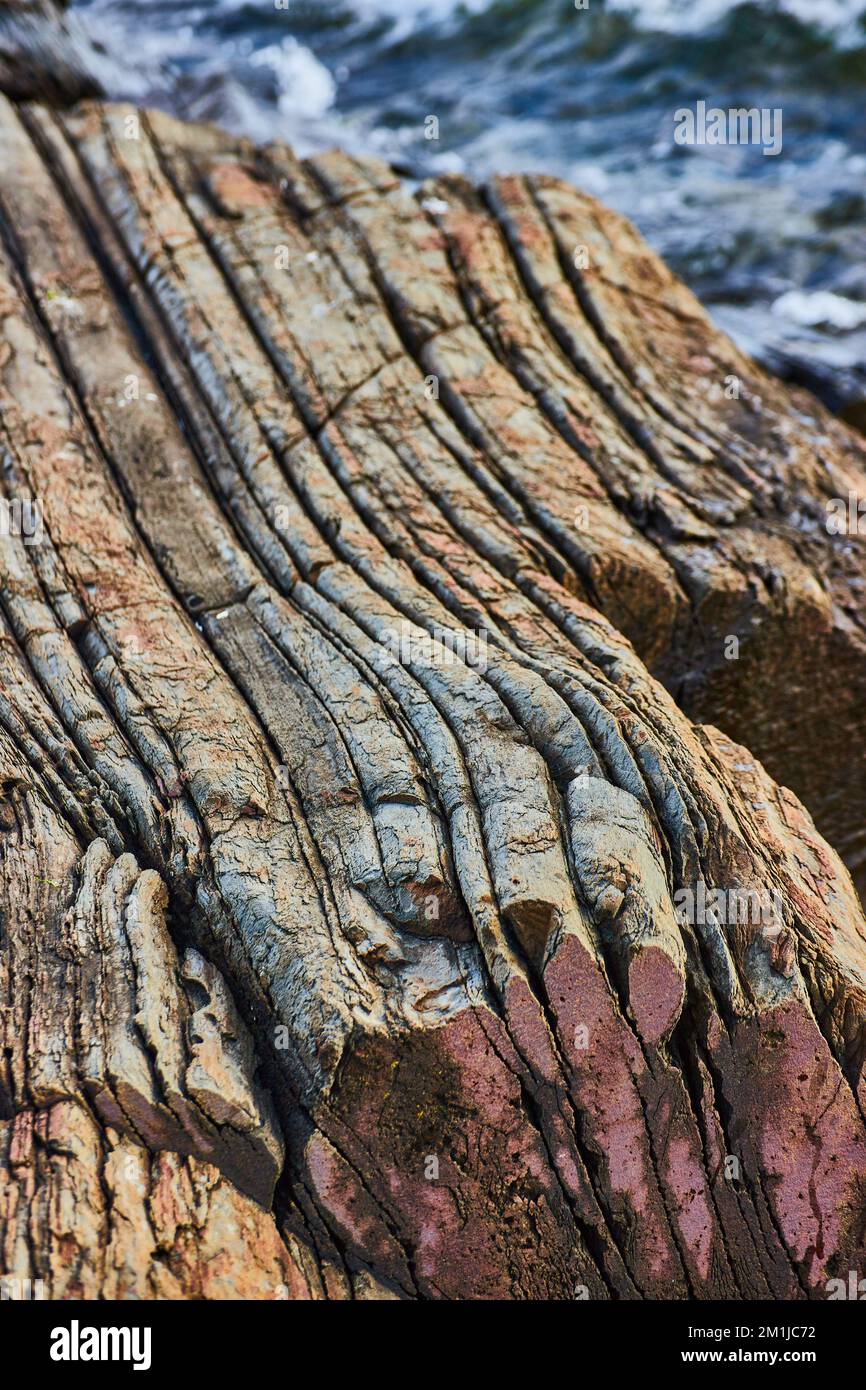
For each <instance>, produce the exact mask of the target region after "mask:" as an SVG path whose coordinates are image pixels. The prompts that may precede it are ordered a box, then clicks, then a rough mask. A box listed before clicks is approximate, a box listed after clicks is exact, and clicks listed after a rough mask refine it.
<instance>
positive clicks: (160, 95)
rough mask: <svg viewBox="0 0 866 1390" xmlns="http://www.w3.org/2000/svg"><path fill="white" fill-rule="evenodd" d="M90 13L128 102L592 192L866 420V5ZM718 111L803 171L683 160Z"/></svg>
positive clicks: (731, 149) (795, 0) (313, 0)
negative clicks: (751, 120) (745, 113)
mask: <svg viewBox="0 0 866 1390" xmlns="http://www.w3.org/2000/svg"><path fill="white" fill-rule="evenodd" d="M73 8H74V9H76V10H77V12H78V13H79V15H80V16H81V18H82V21H83V22H84V23H86V24H87V26H88V27H89V29H90V32H91V34H92V35H93V36H94V38H95V39H97V40H98V41H99V42H100V43H101V44H102V45H103V46H104V50H105V51H104V54H103V57H102V59H101V61H100V65H99V67H100V76H101V78H102V81H103V83H104V85H106V87H107V88H108V90H109V93H110V94H111V95H112V96H116V97H131V98H133V99H135V100H139V101H146V102H152V103H154V104H158V105H161V106H164V107H167V108H169V109H171V110H173V111H175V112H177V113H179V114H182V115H185V116H189V117H198V118H204V119H211V120H217V121H220V122H221V123H223V124H225V125H228V126H230V127H232V128H233V129H235V130H240V131H244V132H246V133H248V134H250V135H252V136H253V137H255V138H258V139H265V140H266V139H273V138H275V137H277V138H282V139H285V140H288V141H289V142H290V143H293V144H294V145H295V146H296V148H298V149H299V150H300V151H301V152H309V151H311V150H315V149H320V148H323V147H326V146H328V145H332V144H336V143H339V144H342V145H344V146H348V147H349V148H352V149H355V150H363V151H370V150H372V151H375V152H377V153H380V154H382V155H384V156H385V157H387V158H390V159H392V160H396V161H398V162H399V163H400V164H401V165H404V166H406V168H407V169H409V170H411V171H412V172H416V173H418V174H426V173H429V172H434V171H436V170H448V171H452V170H459V171H465V172H467V173H469V174H472V175H477V176H483V175H484V174H486V173H488V172H490V171H493V170H496V169H499V170H510V169H517V168H523V169H543V170H548V171H550V172H553V173H556V174H559V175H562V176H564V177H567V178H569V179H571V180H573V181H574V182H575V183H577V184H579V185H580V186H582V187H583V188H585V189H586V190H588V191H589V192H592V193H595V194H597V195H598V196H600V197H601V198H603V199H604V200H605V201H607V202H608V203H610V204H612V205H614V206H616V207H617V208H619V209H620V210H621V211H623V212H625V213H627V214H628V215H629V216H630V217H632V218H634V220H635V221H636V222H637V224H638V225H639V226H640V228H641V229H642V230H643V232H644V233H645V234H646V236H647V237H648V238H649V240H650V241H651V242H652V244H653V245H654V246H656V247H657V248H658V249H659V250H660V251H661V252H662V253H663V254H664V255H665V256H666V257H667V258H668V260H669V261H670V262H671V263H672V264H673V266H674V267H675V268H676V269H677V270H678V271H679V272H680V273H681V274H682V275H683V276H684V277H685V278H686V280H687V281H688V282H689V283H690V284H691V285H692V286H693V288H694V289H695V290H696V291H697V293H698V294H699V295H700V296H701V297H702V298H703V299H704V301H705V302H706V303H707V304H708V305H709V306H710V308H711V311H712V313H713V314H714V316H715V318H716V320H717V321H718V322H719V323H720V324H721V325H722V326H723V327H724V328H726V329H727V330H728V331H730V332H731V333H732V334H733V335H734V336H735V337H736V338H737V339H738V341H739V342H740V343H741V344H742V345H743V346H745V347H746V348H747V349H748V350H750V351H752V352H754V353H755V354H756V355H758V356H759V357H761V358H762V359H763V360H765V361H766V362H768V363H769V364H770V365H771V366H773V367H774V369H776V370H779V371H781V372H782V373H783V374H788V375H792V376H794V377H795V378H800V379H805V380H807V381H808V382H809V383H810V384H812V385H813V386H817V387H819V388H820V390H821V391H822V394H824V396H825V398H826V399H828V400H829V401H830V403H831V404H832V405H833V406H834V408H838V409H842V410H843V411H845V412H847V413H849V414H850V413H853V412H854V411H855V410H856V409H857V406H856V402H857V401H859V402H860V407H859V409H861V410H863V412H864V416H866V0H775V3H772V2H771V0H763V3H760V4H757V3H756V4H740V5H736V4H733V3H731V0H688V3H682V0H644V2H643V3H629V0H588V8H587V9H583V10H579V9H577V8H576V7H575V5H574V3H573V0H472V3H466V4H464V5H459V4H456V3H454V2H453V0H427V2H426V3H425V2H424V0H327V3H325V0H288V6H287V8H285V9H283V8H281V9H278V8H277V7H276V4H275V3H274V0H259V2H258V3H255V4H253V3H240V2H239V0H217V3H214V4H209V5H205V4H199V3H193V2H192V0H186V2H184V0H181V2H180V3H166V2H165V0H80V2H79V3H78V4H77V5H74V7H73ZM700 100H703V101H706V102H707V103H708V105H710V106H716V107H720V108H723V109H725V110H727V109H728V108H729V107H742V106H745V107H752V106H757V107H768V108H780V109H781V111H782V113H783V116H782V131H783V139H782V148H781V151H780V153H779V154H778V155H777V156H776V157H772V156H770V157H768V156H766V155H764V154H763V153H762V150H761V148H760V147H759V146H757V145H755V146H752V145H726V146H710V145H704V146H697V145H689V146H683V145H678V144H677V143H676V142H675V140H674V130H675V112H676V111H677V110H678V109H679V108H682V107H688V106H692V107H693V106H694V105H695V103H697V102H698V101H700ZM430 115H435V116H436V117H437V118H438V121H439V139H438V140H437V141H430V140H426V139H425V138H424V123H425V118H426V117H428V116H430Z"/></svg>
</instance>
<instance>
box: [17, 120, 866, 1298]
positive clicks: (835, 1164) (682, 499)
mask: <svg viewBox="0 0 866 1390" xmlns="http://www.w3.org/2000/svg"><path fill="white" fill-rule="evenodd" d="M0 150H2V155H0V158H2V181H0V322H2V339H0V454H2V460H3V466H2V475H0V481H2V489H3V499H4V507H3V509H2V512H3V517H4V518H5V521H6V525H5V527H4V531H5V534H4V535H3V536H2V537H0V779H2V781H0V787H2V800H0V856H2V875H0V989H2V1030H3V1041H2V1049H0V1252H2V1254H0V1264H2V1266H3V1268H2V1270H0V1273H2V1274H3V1275H4V1276H6V1277H9V1278H17V1279H26V1278H29V1279H33V1280H35V1279H42V1280H43V1281H44V1284H45V1286H46V1290H47V1292H48V1296H51V1297H72V1298H74V1297H82V1296H103V1297H109V1298H118V1297H142V1296H143V1297H171V1298H175V1297H178V1298H198V1297H205V1298H221V1297H247V1298H394V1297H397V1298H447V1299H462V1298H472V1299H475V1298H507V1299H540V1298H558V1299H571V1298H584V1297H588V1298H592V1299H596V1298H603V1299H606V1298H648V1299H661V1298H664V1299H667V1298H727V1299H738V1298H762V1297H771V1298H779V1299H799V1298H809V1297H814V1298H821V1297H825V1296H826V1291H827V1281H828V1280H829V1279H831V1278H835V1277H842V1278H846V1277H847V1274H848V1271H849V1270H851V1269H855V1270H859V1271H860V1273H864V1272H866V1271H864V1264H866V1248H864V1244H866V1119H864V1116H866V1110H864V1101H866V1082H864V1076H863V1068H864V1059H866V920H864V916H863V911H862V908H861V905H860V902H859V899H858V897H857V894H856V892H855V890H854V887H853V885H852V881H851V878H850V877H849V874H848V872H847V870H846V869H845V868H844V867H843V864H842V862H841V860H840V859H839V858H838V857H837V854H836V852H835V851H834V850H833V849H831V848H830V846H829V844H828V843H827V842H826V841H825V840H824V839H822V837H821V835H820V834H819V833H818V831H817V830H816V829H815V825H814V824H813V821H812V819H811V817H810V814H809V812H807V811H806V810H805V809H804V806H803V804H801V801H800V800H799V799H798V796H797V795H795V792H796V793H799V794H800V796H802V798H803V800H804V801H805V803H806V804H807V805H808V806H809V808H810V811H811V812H812V813H813V814H814V816H815V818H816V821H817V822H818V824H819V825H820V827H821V828H822V830H823V831H824V832H825V833H826V834H827V835H828V836H829V838H830V840H831V841H832V843H834V844H835V845H836V847H837V848H839V849H841V850H842V851H844V853H845V855H846V857H847V858H848V861H849V863H850V864H851V865H852V866H853V867H854V868H855V869H856V868H858V867H860V866H861V865H862V863H863V849H864V844H866V840H864V810H866V770H864V765H863V762H862V756H861V752H860V750H861V748H862V741H863V733H864V723H866V702H864V699H863V695H864V684H866V664H864V659H863V658H864V613H863V605H862V586H863V582H864V578H866V567H864V561H863V549H862V543H861V542H860V540H859V538H858V536H857V535H856V534H854V535H845V534H843V535H834V534H831V533H830V532H828V529H827V525H826V517H827V503H828V502H830V501H832V500H833V499H836V498H840V499H846V500H847V499H848V498H849V495H857V496H861V497H862V496H866V457H864V450H863V445H862V442H858V441H857V439H856V438H855V436H853V435H852V434H850V433H848V432H847V431H846V430H845V429H844V428H843V427H842V426H840V425H839V424H838V423H836V422H834V421H833V420H832V419H831V418H829V417H828V416H827V415H826V413H825V412H824V411H823V410H822V409H821V407H819V406H818V405H817V404H816V403H815V402H814V401H812V400H811V399H810V398H807V397H805V396H803V395H796V394H794V393H790V392H788V391H786V390H784V389H783V388H782V387H781V386H779V385H778V384H777V383H774V382H773V381H771V380H770V379H769V378H767V377H765V376H764V375H763V374H761V373H760V372H759V370H758V369H757V368H756V367H755V366H754V365H753V364H752V363H751V362H749V361H747V360H746V359H744V358H743V357H742V356H741V355H740V354H739V353H737V351H736V350H735V349H734V348H733V347H732V345H731V344H730V343H729V342H728V340H727V339H725V338H723V337H722V336H721V335H720V334H719V333H718V332H716V331H715V330H714V329H713V327H712V326H711V324H710V322H709V320H708V319H707V317H706V315H705V314H704V313H703V311H702V310H701V308H700V307H699V305H698V304H697V303H696V302H695V300H694V299H693V297H692V296H691V295H690V294H689V293H688V292H687V291H686V290H685V289H684V288H683V287H682V286H681V285H680V284H679V283H678V282H677V281H675V280H674V279H673V278H672V277H671V275H670V274H669V273H668V272H667V271H666V270H665V268H664V267H663V266H662V265H661V264H660V263H659V262H658V260H657V259H656V258H655V257H654V256H652V255H651V253H650V252H649V251H648V250H647V248H646V247H645V246H644V245H643V243H642V242H641V241H640V240H639V238H638V237H637V234H636V233H635V232H634V230H633V229H632V228H631V227H630V226H629V225H628V224H626V223H625V222H623V220H622V219H621V218H619V217H616V216H614V215H613V214H611V213H609V212H607V211H605V210H604V209H603V208H601V207H600V206H599V205H598V204H597V203H595V202H594V201H592V200H590V199H588V198H585V197H583V196H581V195H580V194H578V193H576V192H575V191H574V190H573V189H570V188H568V187H567V186H565V185H563V184H560V183H557V182H555V181H552V180H549V179H542V178H535V179H530V178H517V177H511V178H505V179H499V180H495V181H493V183H492V184H491V185H490V186H489V187H487V188H486V189H484V190H476V189H473V188H472V187H471V186H469V185H468V184H466V183H464V182H462V181H459V180H454V179H447V180H443V181H441V182H439V183H437V184H435V185H431V186H429V187H428V186H425V187H422V188H420V189H418V190H415V191H414V192H413V191H412V190H411V189H409V188H407V187H405V186H403V185H402V184H401V182H400V180H399V179H398V178H397V177H396V176H395V175H394V174H392V173H391V171H390V170H389V169H387V168H385V167H384V166H382V165H379V164H373V163H360V162H358V161H357V160H353V159H350V158H349V157H348V156H345V155H342V154H338V153H334V154H329V155H327V156H324V157H322V158H318V159H315V160H312V161H310V162H307V163H300V162H298V161H297V160H296V159H295V158H294V156H293V155H292V153H291V152H290V151H289V150H288V149H286V148H285V147H282V146H274V147H269V148H267V149H264V150H258V149H255V148H253V147H252V146H250V145H248V144H247V143H245V142H243V141H239V140H236V139H234V138H232V137H229V136H226V135H224V134H222V133H220V132H219V131H216V130H213V129H210V128H201V127H188V126H182V125H180V124H178V123H177V122H175V121H173V120H171V119H169V118H167V117H165V116H162V115H159V114H157V113H153V112H150V113H144V112H141V113H139V112H135V111H134V110H132V109H131V108H126V107H117V106H115V107H103V106H100V105H90V106H84V107H81V108H78V109H77V110H76V111H74V112H73V113H71V114H67V115H64V116H60V115H57V114H52V113H50V112H48V111H47V110H45V109H43V108H38V107H27V106H23V107H18V108H16V107H13V106H12V105H11V104H10V103H8V102H7V101H5V100H4V99H2V98H0ZM25 500H26V501H29V502H31V503H32V504H33V506H34V507H35V506H36V505H37V504H38V508H39V513H38V519H39V522H40V524H39V525H38V526H33V525H31V526H30V527H29V529H28V528H26V527H24V526H23V525H21V524H19V525H17V526H16V524H14V523H15V521H16V517H17V516H18V515H19V514H18V513H16V511H15V508H14V505H13V504H14V503H16V501H17V503H18V505H19V508H20V505H21V503H22V502H23V501H25ZM846 504H847V501H846ZM31 521H32V516H31ZM693 721H698V722H693ZM713 725H718V726H719V727H718V728H717V727H713ZM720 728H721V729H724V733H722V732H720V731H719V729H720ZM758 758H760V759H762V761H763V763H766V765H767V769H768V770H767V771H765V770H764V766H762V762H761V761H758ZM773 777H776V778H777V779H778V782H783V783H785V785H779V784H778V782H777V781H774V780H773ZM788 786H791V787H793V788H794V790H793V791H790V790H787V787H788Z"/></svg>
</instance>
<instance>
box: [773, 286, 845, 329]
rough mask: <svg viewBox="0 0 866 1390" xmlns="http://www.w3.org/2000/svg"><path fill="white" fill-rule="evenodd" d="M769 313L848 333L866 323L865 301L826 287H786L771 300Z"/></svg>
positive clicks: (792, 320) (809, 326) (807, 325)
mask: <svg viewBox="0 0 866 1390" xmlns="http://www.w3.org/2000/svg"><path fill="white" fill-rule="evenodd" d="M773 313H774V314H776V315H777V316H778V317H779V318H783V319H790V320H791V322H792V323H797V324H800V325H801V326H802V327H803V328H823V327H827V328H835V329H838V330H839V331H840V332H843V333H845V332H847V333H850V332H851V331H852V329H855V328H859V327H860V326H861V324H864V323H866V304H860V303H858V302H857V300H855V299H847V298H846V297H845V296H844V295H842V294H833V293H832V292H831V291H830V290H814V291H813V292H812V293H811V294H809V293H808V292H807V291H805V290H788V291H786V293H785V294H782V295H779V298H778V299H776V300H775V301H774V302H773Z"/></svg>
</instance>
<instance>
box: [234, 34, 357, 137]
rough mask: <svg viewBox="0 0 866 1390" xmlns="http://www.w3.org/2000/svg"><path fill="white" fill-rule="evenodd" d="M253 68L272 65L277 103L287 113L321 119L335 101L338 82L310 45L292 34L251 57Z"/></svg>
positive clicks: (308, 118) (288, 114)
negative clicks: (307, 46)
mask: <svg viewBox="0 0 866 1390" xmlns="http://www.w3.org/2000/svg"><path fill="white" fill-rule="evenodd" d="M250 62H251V63H252V65H253V67H266V68H270V70H271V72H272V73H273V74H274V77H275V79H276V83H277V89H278V93H279V95H278V97H277V105H278V106H279V108H280V111H281V112H282V113H283V115H284V116H301V117H303V118H304V119H306V120H312V121H316V120H320V119H321V117H322V116H324V115H325V113H326V112H327V111H329V110H330V109H331V107H332V106H333V104H334V98H335V96H336V95H337V84H336V82H335V80H334V78H333V76H332V74H331V73H330V72H329V71H328V69H327V68H326V67H325V65H324V63H320V62H319V59H318V58H317V57H316V56H315V54H314V53H311V52H310V50H309V48H305V47H304V45H303V44H302V43H298V41H297V39H295V38H292V37H288V38H285V39H283V40H282V42H281V43H269V44H268V45H267V47H265V48H260V49H258V50H257V51H256V52H255V53H253V54H252V55H251V57H250Z"/></svg>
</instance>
